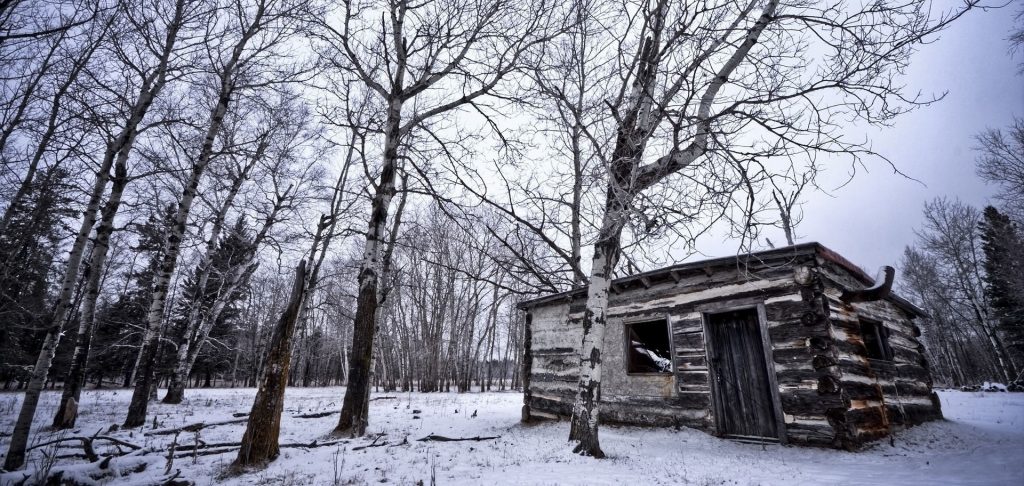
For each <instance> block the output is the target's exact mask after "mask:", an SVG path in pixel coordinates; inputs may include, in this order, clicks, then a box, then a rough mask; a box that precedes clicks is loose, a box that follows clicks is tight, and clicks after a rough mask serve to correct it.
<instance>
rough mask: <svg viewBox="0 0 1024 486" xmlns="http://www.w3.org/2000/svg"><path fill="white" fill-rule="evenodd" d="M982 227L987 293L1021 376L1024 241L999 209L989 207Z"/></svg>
mask: <svg viewBox="0 0 1024 486" xmlns="http://www.w3.org/2000/svg"><path fill="white" fill-rule="evenodd" d="M979 226H980V230H981V241H982V250H983V251H984V253H985V277H984V280H985V292H986V294H987V297H988V299H989V302H990V304H991V306H992V310H993V313H994V315H995V318H996V319H998V325H997V327H998V330H999V333H1000V335H1001V338H1002V340H1003V344H1004V346H1005V347H1006V350H1007V353H1008V354H1009V355H1010V360H1011V361H1012V362H1013V365H1014V368H1015V369H1016V370H1017V373H1019V372H1020V371H1019V370H1021V369H1022V368H1024V241H1022V239H1021V235H1020V233H1019V231H1018V228H1017V225H1016V224H1015V223H1014V222H1013V220H1011V219H1010V218H1009V217H1008V216H1007V215H1005V214H1003V213H1001V212H1000V211H999V210H998V209H996V208H995V207H992V206H988V207H986V208H985V212H984V219H983V220H982V221H981V223H979ZM1017 379H1018V380H1020V376H1019V375H1017Z"/></svg>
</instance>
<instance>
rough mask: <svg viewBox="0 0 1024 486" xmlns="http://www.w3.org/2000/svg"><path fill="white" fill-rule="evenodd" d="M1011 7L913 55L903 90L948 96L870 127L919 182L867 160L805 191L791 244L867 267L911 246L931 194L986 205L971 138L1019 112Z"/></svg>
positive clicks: (719, 244)
mask: <svg viewBox="0 0 1024 486" xmlns="http://www.w3.org/2000/svg"><path fill="white" fill-rule="evenodd" d="M1018 1H1019V0H1018ZM1013 3H1015V2H1011V4H1013ZM1018 5H1019V4H1018ZM1018 5H1011V6H1010V7H1009V8H1003V9H998V10H989V11H977V12H972V14H969V15H967V16H966V17H965V18H962V19H960V21H959V22H957V23H955V24H954V25H953V26H952V27H951V28H950V29H948V30H947V31H945V32H944V33H943V35H942V36H941V37H940V38H939V39H938V40H937V41H936V42H934V43H932V44H930V45H927V46H924V47H923V48H922V49H921V50H920V52H918V53H917V55H916V57H915V58H914V59H913V62H912V65H911V68H910V69H909V71H908V72H907V76H906V78H905V81H906V84H907V86H908V88H909V89H913V90H920V91H921V92H922V94H924V95H927V94H930V93H934V94H941V93H943V92H948V94H947V95H946V97H945V99H943V100H942V101H940V102H938V103H936V104H934V105H932V106H930V107H926V108H923V109H920V110H918V111H916V112H913V113H910V114H907V115H904V116H903V117H901V118H900V119H898V120H897V121H896V123H895V125H894V126H892V127H888V128H885V129H879V130H877V131H875V132H874V134H873V135H872V141H873V146H874V148H875V150H876V151H877V152H879V153H881V154H884V155H885V156H887V157H889V158H890V159H891V160H892V161H893V162H894V163H895V164H896V165H897V166H898V167H899V169H900V170H902V171H903V172H905V173H906V174H907V175H909V176H911V177H913V178H915V179H918V180H919V181H920V182H917V181H913V180H910V179H907V178H904V177H902V176H899V175H895V174H893V171H892V169H891V168H889V167H888V165H887V164H885V163H884V162H881V161H876V162H875V163H869V164H868V170H869V172H868V173H865V172H863V171H858V173H857V175H856V177H855V178H854V179H853V181H852V182H851V183H850V184H848V185H846V186H845V187H842V188H841V189H837V190H835V191H831V195H826V194H822V193H815V194H810V195H808V197H807V202H806V203H805V205H804V213H805V217H804V220H803V223H801V225H800V226H799V227H798V228H797V233H798V235H799V236H800V239H799V241H801V242H808V241H819V242H821V243H823V244H825V245H826V246H829V247H830V248H832V249H833V250H836V251H838V252H840V253H841V254H843V255H844V256H846V257H847V258H849V259H850V260H852V261H853V262H855V263H857V264H859V265H860V266H862V267H864V268H865V269H867V270H869V272H870V273H874V269H875V268H877V267H878V266H879V265H885V264H889V265H891V264H895V263H897V262H898V260H899V257H900V255H901V253H902V252H903V248H904V247H905V246H906V245H908V244H912V243H913V241H914V229H915V228H916V227H918V226H919V222H920V220H921V209H922V206H923V204H924V202H925V201H928V200H931V199H933V198H936V197H939V196H946V197H951V198H960V199H961V200H963V201H966V202H969V203H971V204H974V205H979V206H981V205H984V204H986V203H987V202H988V201H989V199H990V198H991V195H992V194H993V192H994V190H993V188H992V187H989V186H986V185H985V183H984V182H982V181H981V180H980V179H979V178H978V177H977V176H976V175H975V174H974V161H975V153H974V150H973V148H974V146H975V145H976V144H975V141H974V136H975V134H977V133H978V132H980V131H982V130H984V129H985V128H1003V127H1006V126H1007V125H1009V124H1010V122H1011V121H1012V119H1013V117H1014V116H1017V117H1022V116H1024V76H1021V75H1019V74H1018V63H1019V62H1022V61H1024V55H1022V54H1024V53H1019V54H1018V55H1017V58H1016V59H1014V58H1011V57H1010V53H1009V42H1008V41H1007V38H1008V37H1009V35H1010V32H1011V30H1012V28H1013V25H1014V17H1015V14H1016V13H1017V12H1018V11H1019V9H1020V7H1019V6H1018ZM849 170H850V168H849V167H848V166H835V167H832V168H830V169H829V172H828V173H827V174H826V175H825V176H824V177H823V178H822V179H821V183H822V186H823V187H825V188H834V187H836V186H838V185H840V184H842V183H843V182H844V181H846V180H847V179H848V177H849ZM769 237H770V238H771V239H772V241H773V242H775V243H776V244H779V242H784V241H785V239H784V238H783V237H782V235H781V232H779V234H774V235H773V234H769ZM699 247H700V250H701V251H702V252H703V253H705V254H707V255H711V256H722V255H730V254H735V252H736V243H735V241H730V240H725V241H723V240H720V239H709V240H708V241H705V242H703V244H701V245H699ZM694 258H701V257H700V256H695V257H694Z"/></svg>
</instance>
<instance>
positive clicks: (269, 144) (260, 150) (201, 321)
mask: <svg viewBox="0 0 1024 486" xmlns="http://www.w3.org/2000/svg"><path fill="white" fill-rule="evenodd" d="M266 111H267V113H265V116H266V117H267V118H268V120H267V122H266V123H267V125H266V126H265V127H264V128H263V129H261V130H259V132H258V133H257V134H256V135H257V136H256V138H255V141H254V142H255V143H254V144H251V145H253V146H252V148H251V149H250V150H249V151H248V152H249V153H248V155H246V156H245V157H243V158H242V160H237V161H234V167H233V168H231V169H229V173H230V176H229V178H227V180H228V181H229V183H228V187H227V188H226V189H227V191H226V192H227V193H226V195H225V197H224V200H223V201H222V202H221V203H220V205H219V208H218V209H217V211H216V213H215V214H214V217H213V221H212V228H211V231H210V236H209V239H208V240H207V244H206V249H205V254H204V256H203V257H201V258H202V259H201V260H200V263H199V268H198V270H197V277H196V279H197V281H198V282H197V284H196V285H197V288H198V289H199V292H200V295H198V296H196V298H195V299H194V301H193V306H192V307H191V308H190V309H189V312H188V315H187V317H186V321H185V329H184V333H183V336H182V339H180V340H179V341H178V343H177V349H176V355H175V362H174V368H173V371H172V373H171V377H170V382H169V383H168V387H167V395H166V396H165V397H164V400H163V402H164V403H181V400H182V399H183V397H184V392H185V382H186V381H187V379H188V376H189V373H190V372H191V371H192V367H193V366H194V365H195V362H196V359H197V358H198V357H199V352H200V350H201V349H202V347H203V344H204V343H205V342H206V339H207V337H208V336H209V334H210V331H211V330H212V328H213V325H214V323H216V322H217V320H218V319H219V317H220V315H221V313H222V312H224V310H225V308H226V306H227V305H228V303H229V302H230V300H231V299H232V296H233V295H234V294H235V292H236V291H237V290H238V289H239V288H240V287H241V286H242V285H243V284H244V283H245V282H246V281H247V280H248V277H249V276H250V275H252V273H253V272H254V271H255V270H256V266H257V265H258V264H259V259H258V253H257V252H259V251H260V249H261V248H263V247H264V245H265V244H266V241H267V239H268V238H270V237H272V236H273V233H272V231H273V230H274V229H275V227H276V226H279V224H280V223H281V222H282V221H283V220H285V219H287V218H289V217H290V216H291V215H293V214H294V212H295V211H296V209H298V206H300V204H299V203H300V202H301V201H300V200H299V199H300V197H302V196H304V195H305V194H304V192H306V190H305V188H306V187H307V186H308V185H309V182H310V180H309V179H310V177H311V176H314V177H315V176H316V175H319V173H318V172H317V171H316V170H312V168H315V167H317V165H316V164H309V161H307V160H302V159H301V157H302V156H303V155H304V154H306V153H308V151H309V147H308V145H309V142H310V140H311V139H313V138H314V137H316V136H317V135H318V133H317V132H316V131H315V130H312V129H311V128H310V126H309V120H310V119H311V116H310V114H309V112H308V110H306V109H305V108H304V106H303V105H302V104H301V102H300V101H297V100H295V99H294V97H291V96H287V95H286V97H285V98H284V101H283V102H282V103H275V104H272V105H269V106H267V107H266ZM247 116H250V117H251V116H253V114H252V113H249V114H247ZM232 152H242V153H244V152H245V151H244V149H243V148H242V147H238V146H236V147H235V148H234V149H232ZM229 158H230V159H232V160H234V159H235V157H233V156H232V157H229ZM257 166H259V167H257ZM254 173H255V174H254ZM253 175H255V176H256V177H258V178H259V179H260V180H261V181H263V182H264V183H263V184H261V185H262V186H263V187H262V188H261V189H262V191H261V192H264V193H265V194H268V195H269V201H267V203H268V204H266V206H267V207H266V208H265V209H264V210H263V211H262V213H263V214H261V215H260V216H259V217H260V218H261V220H260V221H259V226H258V228H257V230H256V234H255V236H254V237H253V238H252V241H251V242H250V245H251V247H252V252H251V253H250V254H249V255H247V256H246V257H245V258H242V259H241V260H240V262H239V263H238V264H237V265H235V266H233V267H231V268H229V269H227V270H226V271H225V272H224V273H223V274H221V275H218V278H219V282H220V286H219V288H218V289H217V291H216V294H215V295H214V296H213V301H212V303H211V304H210V305H209V307H208V308H207V307H205V306H204V305H203V302H204V296H203V295H202V292H204V291H205V289H207V286H208V285H207V284H208V282H209V280H210V278H211V276H213V269H212V268H211V267H210V265H211V263H210V260H211V256H212V255H213V253H214V252H215V251H216V248H215V245H216V242H217V241H219V239H220V237H221V234H222V230H223V227H224V224H225V220H226V218H227V215H228V212H229V211H230V210H231V209H232V206H233V205H234V200H235V198H237V197H238V195H239V192H240V191H241V190H242V186H243V184H245V183H246V182H247V181H248V180H249V179H250V178H251V177H252V176H253Z"/></svg>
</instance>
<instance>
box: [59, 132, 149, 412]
mask: <svg viewBox="0 0 1024 486" xmlns="http://www.w3.org/2000/svg"><path fill="white" fill-rule="evenodd" d="M131 148H132V143H131V141H130V142H129V144H128V145H126V146H125V148H124V150H122V151H121V153H120V154H119V155H118V157H117V164H116V165H115V168H114V178H113V184H112V185H111V189H110V196H109V197H108V198H107V202H106V204H105V205H104V206H103V212H102V213H103V217H102V218H100V224H99V226H98V227H97V228H96V238H95V242H94V243H93V247H92V255H91V257H90V263H89V268H91V269H92V270H91V271H90V273H89V279H88V281H87V283H86V287H85V300H84V301H83V302H82V315H81V317H80V319H79V324H78V336H77V338H76V340H75V351H74V355H73V357H72V359H71V368H70V369H69V370H68V373H67V376H66V377H65V379H64V391H63V393H62V394H61V400H60V405H59V406H58V407H57V413H56V414H54V417H53V427H54V428H57V429H70V428H72V427H74V426H75V421H76V419H77V418H78V408H77V406H75V407H73V410H72V409H71V408H69V407H70V406H71V403H72V399H73V401H74V403H75V404H77V403H79V402H81V398H82V386H83V385H84V384H85V369H86V365H87V364H88V359H89V345H90V344H91V342H92V332H93V328H94V327H95V325H96V303H97V301H98V300H99V296H100V287H101V284H102V282H103V268H104V266H105V265H106V263H107V254H108V252H109V250H110V235H111V234H112V233H113V232H114V217H115V216H116V215H117V211H118V209H119V208H120V206H121V196H122V195H123V194H124V188H125V186H126V185H127V184H128V167H127V163H128V153H129V152H130V151H131Z"/></svg>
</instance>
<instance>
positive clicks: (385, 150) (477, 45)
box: [320, 0, 554, 435]
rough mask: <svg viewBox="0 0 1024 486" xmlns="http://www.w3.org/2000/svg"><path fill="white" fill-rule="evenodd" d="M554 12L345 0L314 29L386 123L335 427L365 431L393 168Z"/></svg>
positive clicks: (500, 75) (538, 37)
mask: <svg viewBox="0 0 1024 486" xmlns="http://www.w3.org/2000/svg"><path fill="white" fill-rule="evenodd" d="M553 10H554V8H553V6H552V5H550V4H548V3H545V2H527V3H520V4H517V3H513V2H505V1H502V0H496V1H486V2H469V3H467V2H461V1H447V0H443V1H428V2H419V3H417V2H408V1H405V0H391V1H382V2H373V3H370V4H365V5H364V4H357V3H355V2H344V3H343V4H342V5H341V6H340V8H339V9H338V11H337V12H335V15H329V16H327V17H326V18H340V19H341V20H340V22H339V23H337V24H335V23H332V22H324V23H323V25H321V26H320V27H321V31H322V41H323V44H324V45H323V47H321V48H320V49H321V52H323V54H324V58H325V62H327V63H329V65H330V66H331V67H332V68H333V69H337V70H341V71H344V72H345V73H346V74H347V75H349V76H351V77H352V79H354V80H355V81H356V82H358V83H360V84H361V85H362V87H363V88H364V89H366V90H367V91H369V92H370V93H371V95H372V96H373V97H374V103H375V106H380V107H381V110H382V111H383V113H381V114H380V117H381V119H383V120H384V122H383V124H382V126H381V127H380V133H381V136H380V140H379V144H380V145H379V147H380V150H381V156H380V165H379V171H377V172H376V175H375V176H373V177H372V180H371V181H370V187H371V191H372V197H371V202H370V217H369V220H368V224H367V230H366V242H365V245H364V249H363V252H362V263H361V264H360V268H359V276H358V282H359V291H358V298H357V304H356V312H355V328H354V334H353V344H352V353H351V355H350V358H349V377H348V387H347V388H346V391H345V398H344V401H343V405H342V412H341V417H340V419H339V422H338V426H337V427H336V429H335V433H338V434H352V435H362V434H363V433H364V432H365V430H366V424H367V411H366V403H367V400H368V394H369V386H370V382H369V378H370V371H371V357H372V355H373V339H374V333H375V328H376V325H377V318H378V315H377V314H378V307H379V298H380V296H379V286H380V277H381V275H380V272H381V263H382V260H381V258H382V253H383V250H384V242H385V238H386V234H387V228H388V216H389V212H390V206H391V200H392V198H393V197H394V195H395V192H396V186H395V179H396V174H397V173H398V171H399V170H400V169H401V168H402V166H403V164H406V163H409V155H410V152H411V150H410V146H409V145H407V143H408V141H409V140H410V137H411V136H413V135H414V134H415V133H423V134H425V136H426V137H430V138H434V137H444V136H445V134H444V133H442V132H440V131H430V130H429V129H428V128H427V127H428V126H429V125H428V124H430V123H437V122H438V121H439V120H444V119H445V118H446V117H449V116H452V114H453V113H455V112H461V111H464V110H475V111H476V112H477V113H484V110H487V109H488V107H487V105H486V103H485V102H486V100H487V96H488V95H490V94H492V93H493V92H494V91H495V90H496V89H498V88H500V86H499V84H501V82H502V81H503V80H505V79H506V78H507V77H509V76H510V75H511V74H512V73H513V72H515V71H516V70H517V69H519V68H520V65H521V61H522V59H523V57H524V56H525V55H526V54H527V53H528V51H530V50H531V49H532V48H533V47H534V46H536V45H537V44H539V43H541V42H543V41H544V40H546V38H547V36H549V35H550V34H551V29H550V27H549V24H550V23H552V22H553V20H552V14H553ZM381 12H383V15H384V21H383V22H381V18H380V15H379V14H380V13H381ZM410 172H414V171H413V170H411V168H410Z"/></svg>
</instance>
